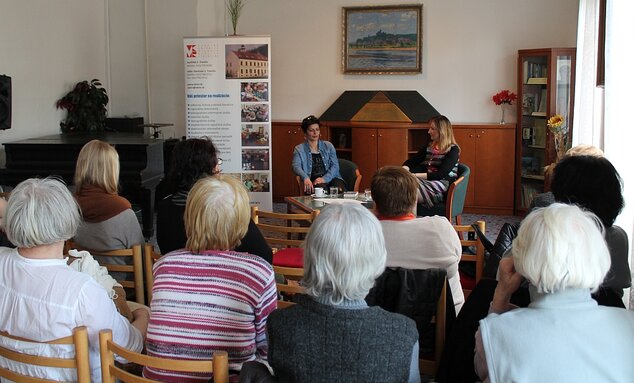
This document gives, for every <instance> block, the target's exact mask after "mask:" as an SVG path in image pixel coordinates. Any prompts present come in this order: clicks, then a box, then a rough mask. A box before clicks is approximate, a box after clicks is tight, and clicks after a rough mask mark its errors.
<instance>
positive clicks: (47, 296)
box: [0, 247, 143, 382]
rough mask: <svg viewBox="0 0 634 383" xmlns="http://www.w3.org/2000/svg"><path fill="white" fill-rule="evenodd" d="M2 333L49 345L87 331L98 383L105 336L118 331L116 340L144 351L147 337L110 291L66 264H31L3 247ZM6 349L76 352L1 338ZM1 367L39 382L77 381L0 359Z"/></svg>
mask: <svg viewBox="0 0 634 383" xmlns="http://www.w3.org/2000/svg"><path fill="white" fill-rule="evenodd" d="M0 290H1V291H2V294H0V330H1V331H6V332H8V333H9V334H11V335H14V336H18V337H22V338H28V339H33V340H36V341H49V340H53V339H58V338H63V337H66V336H69V335H71V334H72V330H73V328H75V327H77V326H86V327H87V329H88V341H89V343H90V347H89V351H90V367H91V374H92V381H93V382H101V371H100V367H101V364H100V361H99V331H100V330H103V329H112V333H113V338H114V341H115V342H116V343H118V344H120V345H122V346H123V347H126V348H127V349H129V350H132V351H136V352H140V351H141V350H142V349H143V337H142V335H141V333H140V332H139V330H137V329H136V328H135V327H133V326H132V325H131V324H130V323H129V322H128V321H127V319H126V318H124V317H123V316H121V315H120V314H119V313H118V312H117V309H116V307H115V305H114V303H113V301H112V300H111V299H110V298H109V297H108V293H107V292H106V290H105V289H104V288H103V287H102V286H101V285H99V284H98V283H97V282H96V281H95V280H94V279H92V278H91V277H89V276H88V275H85V274H82V273H80V272H77V271H74V270H72V269H71V268H70V267H69V266H67V265H66V261H65V260H64V259H29V258H24V257H22V256H21V255H20V254H19V253H18V251H17V249H9V248H1V247H0ZM0 345H2V346H5V347H8V348H13V349H16V350H27V349H28V350H29V351H26V352H28V353H32V354H34V355H47V356H60V357H64V356H66V355H73V352H74V351H73V347H72V346H71V347H70V350H69V347H68V346H65V347H62V346H60V345H55V346H52V345H37V344H36V345H35V346H34V344H33V343H25V342H19V341H15V340H12V339H8V338H5V337H0ZM0 364H1V365H3V366H9V368H11V369H15V370H16V371H18V372H23V373H29V374H32V375H33V376H37V377H46V378H49V379H57V380H66V381H75V380H77V378H76V374H75V371H69V370H68V369H57V368H53V369H51V368H43V367H36V366H31V365H25V364H21V363H15V362H11V361H7V360H5V359H3V358H0Z"/></svg>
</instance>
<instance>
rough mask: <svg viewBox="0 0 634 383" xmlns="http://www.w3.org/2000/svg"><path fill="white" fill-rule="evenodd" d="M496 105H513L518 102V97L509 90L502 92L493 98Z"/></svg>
mask: <svg viewBox="0 0 634 383" xmlns="http://www.w3.org/2000/svg"><path fill="white" fill-rule="evenodd" d="M491 99H492V100H493V102H494V103H495V105H502V104H508V105H513V101H515V100H517V95H516V94H515V93H513V92H511V91H510V90H508V89H505V90H501V91H499V92H498V93H496V94H494V95H493V97H491Z"/></svg>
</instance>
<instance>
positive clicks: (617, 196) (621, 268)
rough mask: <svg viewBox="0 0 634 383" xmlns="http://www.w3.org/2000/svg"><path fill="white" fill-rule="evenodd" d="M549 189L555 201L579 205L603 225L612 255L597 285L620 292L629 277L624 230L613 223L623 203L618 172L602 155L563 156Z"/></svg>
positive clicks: (629, 281) (600, 292) (620, 293)
mask: <svg viewBox="0 0 634 383" xmlns="http://www.w3.org/2000/svg"><path fill="white" fill-rule="evenodd" d="M552 192H553V195H554V197H555V201H557V202H562V203H568V204H576V205H579V206H581V207H582V208H584V209H587V210H589V211H591V212H593V213H594V214H596V215H597V217H599V219H600V220H601V223H603V226H604V227H605V232H604V236H605V240H606V242H607V245H608V249H609V250H610V257H611V259H612V262H611V265H610V271H609V272H608V273H607V275H606V277H605V280H604V281H603V283H602V284H601V287H602V288H607V289H610V290H612V291H614V292H615V293H616V294H617V295H618V296H619V297H621V296H623V289H626V288H628V287H630V283H631V279H632V277H631V274H630V265H629V262H628V251H629V245H628V239H627V234H626V233H625V231H624V230H623V229H621V228H620V227H618V226H616V225H614V221H615V220H616V217H617V216H618V215H619V214H620V213H621V210H623V205H624V204H625V202H624V200H623V194H622V183H621V177H620V176H619V173H618V172H617V171H616V169H615V168H614V166H613V165H612V163H611V162H610V161H608V160H607V159H606V158H603V157H592V156H571V157H564V158H563V159H562V160H561V161H559V163H558V164H557V166H556V167H555V173H554V176H553V182H552ZM598 293H599V294H603V293H605V291H603V290H601V291H599V292H598Z"/></svg>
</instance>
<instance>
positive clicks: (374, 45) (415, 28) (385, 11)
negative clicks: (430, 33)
mask: <svg viewBox="0 0 634 383" xmlns="http://www.w3.org/2000/svg"><path fill="white" fill-rule="evenodd" d="M422 31H423V4H401V5H385V6H368V7H343V17H342V70H343V73H347V74H418V73H422V69H423V68H422V58H423V57H422V46H423V44H422V42H423V32H422Z"/></svg>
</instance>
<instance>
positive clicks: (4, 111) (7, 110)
mask: <svg viewBox="0 0 634 383" xmlns="http://www.w3.org/2000/svg"><path fill="white" fill-rule="evenodd" d="M10 128H11V77H9V76H5V75H0V129H1V130H5V129H10Z"/></svg>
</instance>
